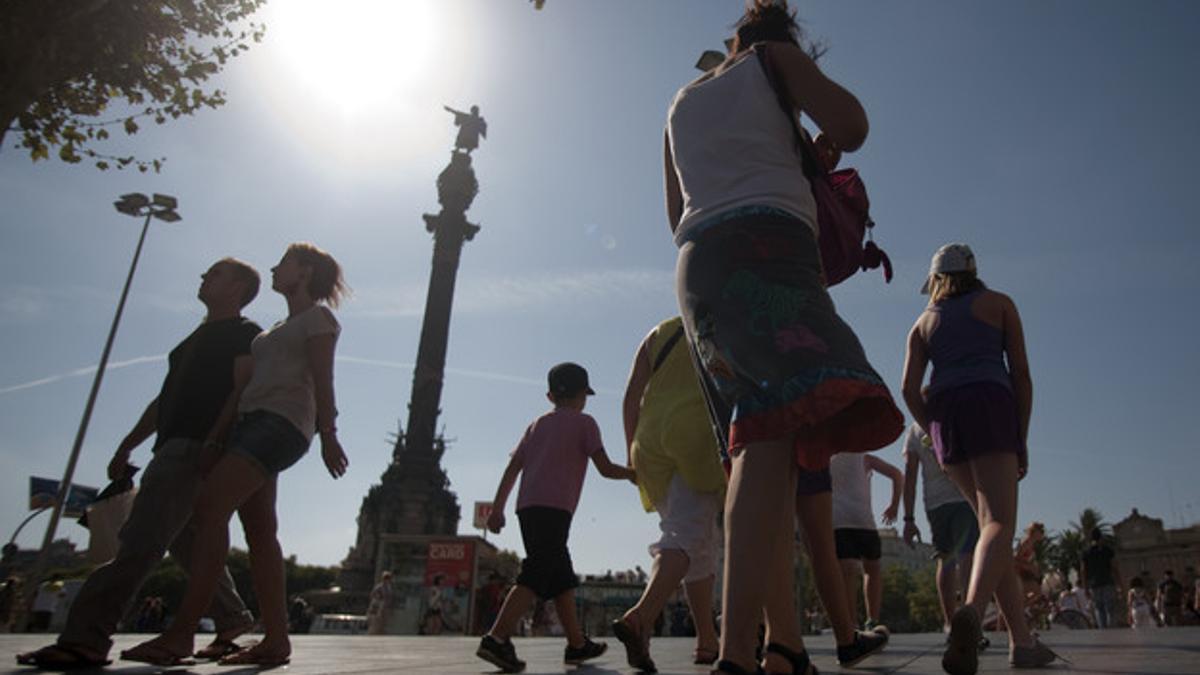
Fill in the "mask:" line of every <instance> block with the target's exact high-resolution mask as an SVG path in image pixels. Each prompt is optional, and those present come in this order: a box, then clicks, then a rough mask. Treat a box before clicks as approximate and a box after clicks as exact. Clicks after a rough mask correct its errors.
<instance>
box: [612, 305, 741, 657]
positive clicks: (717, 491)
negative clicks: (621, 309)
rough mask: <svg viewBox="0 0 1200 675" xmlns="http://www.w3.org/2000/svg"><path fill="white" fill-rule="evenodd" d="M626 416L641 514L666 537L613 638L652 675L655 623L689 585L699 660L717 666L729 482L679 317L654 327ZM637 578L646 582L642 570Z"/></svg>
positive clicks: (628, 393) (634, 372) (654, 548)
mask: <svg viewBox="0 0 1200 675" xmlns="http://www.w3.org/2000/svg"><path fill="white" fill-rule="evenodd" d="M623 412H624V422H625V447H626V451H627V452H628V458H629V460H628V463H629V465H631V466H632V467H633V468H634V470H635V471H637V477H638V480H637V484H638V491H639V493H640V495H641V501H642V506H643V507H644V508H645V509H646V510H647V511H657V512H658V517H659V529H661V530H662V536H661V537H659V539H658V541H656V542H654V543H653V544H651V545H650V555H651V557H652V558H653V559H654V564H653V566H652V567H651V568H650V569H651V573H650V583H649V584H647V585H646V588H645V590H644V591H643V593H642V596H641V598H639V599H638V601H637V604H635V605H634V606H633V607H631V608H630V609H629V610H628V611H626V612H625V614H624V615H623V616H622V617H621V618H620V619H617V620H616V621H614V622H613V624H612V631H613V635H614V636H616V637H617V639H619V640H620V641H621V642H622V643H623V644H624V645H625V656H626V660H627V661H628V662H629V665H630V666H632V667H634V668H636V669H638V670H641V671H643V672H654V671H655V670H656V668H655V664H654V661H653V660H652V659H651V658H650V635H651V633H652V628H653V626H654V621H655V619H656V618H657V617H658V616H659V615H660V614H662V612H663V609H664V608H665V607H666V605H667V601H668V600H669V599H670V598H671V596H672V595H673V594H674V593H675V591H676V589H678V588H679V584H680V582H683V585H684V590H685V591H686V594H687V601H688V606H689V607H690V609H691V612H692V617H693V619H694V623H695V626H696V647H695V650H694V651H693V653H692V660H693V662H694V663H697V664H704V665H707V664H711V663H713V662H715V661H716V660H717V647H718V641H717V630H716V625H715V624H714V623H713V620H712V617H713V597H712V595H713V588H714V582H715V580H716V569H717V513H718V512H720V510H721V504H722V499H721V498H722V496H723V494H724V492H725V472H724V470H723V469H722V468H721V460H720V455H719V449H718V447H717V443H716V441H715V439H714V438H713V434H712V430H711V429H710V428H709V423H708V408H707V406H706V404H705V402H704V393H703V392H702V391H701V390H700V380H699V379H698V378H697V375H696V370H695V367H694V366H693V365H692V359H691V356H690V355H689V353H688V346H687V343H686V341H685V339H684V333H683V321H682V320H681V319H680V318H679V317H673V318H670V319H667V320H666V321H663V322H662V323H660V324H658V325H657V326H655V327H654V329H653V330H651V331H650V333H649V334H648V335H647V336H646V338H645V339H644V340H642V342H641V344H640V345H639V346H638V349H637V353H636V355H635V356H634V359H633V368H632V369H631V370H630V373H629V381H628V384H627V385H626V387H625V399H624V405H623ZM637 575H638V576H637V580H638V582H644V581H645V578H646V577H645V572H643V571H642V568H641V567H640V566H639V567H638V568H637ZM674 619H675V617H674V616H673V617H672V626H674V625H675V621H674ZM682 621H683V617H679V623H682Z"/></svg>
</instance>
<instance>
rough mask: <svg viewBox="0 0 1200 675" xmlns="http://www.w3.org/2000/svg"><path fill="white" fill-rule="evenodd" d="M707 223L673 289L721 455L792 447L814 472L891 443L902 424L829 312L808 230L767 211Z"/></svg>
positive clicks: (683, 254)
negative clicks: (723, 443) (753, 447)
mask: <svg viewBox="0 0 1200 675" xmlns="http://www.w3.org/2000/svg"><path fill="white" fill-rule="evenodd" d="M716 218H717V219H718V221H719V222H715V223H705V224H702V225H701V226H699V227H697V228H695V230H694V232H696V233H697V234H696V235H694V237H693V238H691V239H690V240H689V241H686V242H685V243H684V244H683V246H682V247H681V248H680V251H679V261H678V265H677V267H676V272H675V275H676V277H675V282H676V292H677V293H678V295H679V306H680V310H681V312H682V315H683V321H684V327H685V329H686V331H687V335H688V339H689V340H690V341H691V342H692V348H693V350H694V354H695V355H696V357H697V360H698V362H699V364H700V367H701V368H702V369H703V371H704V374H705V376H706V379H707V380H708V385H709V386H708V391H709V394H710V396H711V397H716V398H719V400H718V401H710V407H711V408H713V409H714V415H718V416H719V415H720V414H721V413H720V411H721V409H724V410H725V411H727V414H728V416H729V420H728V444H727V447H728V449H729V451H730V452H731V453H734V454H736V451H737V450H738V449H740V448H743V447H745V446H746V445H748V444H750V443H757V442H762V441H773V440H779V439H782V438H794V442H795V448H796V462H797V464H798V465H799V466H800V467H801V468H803V469H805V470H809V471H818V470H821V469H824V468H826V467H827V466H828V465H829V458H830V457H831V456H833V455H834V454H836V453H839V452H867V451H870V450H875V449H878V448H881V447H883V446H885V445H888V444H889V443H891V442H892V441H894V440H896V438H898V437H899V436H900V433H901V432H902V431H903V429H904V417H903V415H902V414H901V413H900V411H899V410H898V409H897V408H896V404H895V403H894V402H893V401H892V396H891V394H890V393H889V392H888V388H887V386H886V385H885V384H884V383H883V380H882V379H880V377H879V375H878V374H877V373H876V372H875V369H874V368H872V367H871V364H870V363H869V362H868V361H867V357H866V355H865V354H864V353H863V348H862V345H861V344H860V343H859V341H858V338H857V337H856V336H855V335H854V332H853V331H852V330H850V327H849V326H847V325H846V323H845V322H844V321H842V319H841V318H840V317H838V315H837V311H836V310H835V309H834V306H833V301H832V299H830V297H829V293H828V292H826V290H825V286H824V283H823V280H822V276H821V260H820V253H819V252H818V249H817V242H816V238H815V237H814V236H813V232H812V229H811V228H810V227H809V226H808V225H807V224H806V223H804V222H803V221H801V220H799V219H798V218H796V217H795V216H792V215H790V214H788V213H786V212H783V211H779V210H777V209H771V208H769V207H748V208H743V209H738V210H737V211H735V212H733V213H726V214H722V215H720V216H717V217H716ZM713 403H715V404H716V405H711V404H713ZM722 422H723V421H722V420H718V426H722V424H721V423H722Z"/></svg>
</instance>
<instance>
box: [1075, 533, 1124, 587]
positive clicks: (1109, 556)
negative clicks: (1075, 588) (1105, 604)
mask: <svg viewBox="0 0 1200 675" xmlns="http://www.w3.org/2000/svg"><path fill="white" fill-rule="evenodd" d="M1114 555H1115V554H1114V553H1113V550H1112V549H1111V548H1109V547H1107V546H1104V545H1102V544H1101V545H1096V544H1093V545H1091V546H1090V547H1088V550H1086V551H1084V552H1083V563H1084V564H1085V565H1087V580H1086V581H1087V587H1088V588H1103V587H1105V586H1115V585H1116V584H1117V582H1116V581H1114V580H1113V577H1112V560H1113V556H1114Z"/></svg>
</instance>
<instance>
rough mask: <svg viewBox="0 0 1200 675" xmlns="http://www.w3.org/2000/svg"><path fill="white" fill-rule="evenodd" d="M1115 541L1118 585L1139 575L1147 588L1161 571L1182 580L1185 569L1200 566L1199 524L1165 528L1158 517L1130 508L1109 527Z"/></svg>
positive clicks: (1156, 579)
mask: <svg viewBox="0 0 1200 675" xmlns="http://www.w3.org/2000/svg"><path fill="white" fill-rule="evenodd" d="M1113 535H1114V537H1115V538H1116V541H1117V546H1116V550H1117V567H1118V568H1119V569H1120V572H1121V584H1122V585H1123V587H1125V588H1128V587H1129V585H1128V584H1129V580H1130V579H1132V578H1133V577H1135V576H1140V577H1142V578H1143V579H1145V580H1146V581H1148V582H1151V585H1152V586H1153V585H1154V584H1157V583H1158V580H1159V579H1160V578H1162V574H1163V572H1164V571H1165V570H1172V571H1174V572H1175V576H1176V578H1177V579H1179V578H1184V576H1185V575H1186V573H1187V571H1188V570H1189V569H1193V570H1194V569H1195V568H1197V567H1200V524H1194V525H1192V526H1191V527H1181V528H1176V529H1167V528H1164V527H1163V521H1162V519H1160V518H1150V517H1149V516H1144V515H1142V514H1140V513H1138V510H1137V509H1134V510H1133V512H1132V513H1130V514H1129V516H1128V517H1127V518H1125V520H1122V521H1121V522H1119V523H1117V524H1116V525H1113Z"/></svg>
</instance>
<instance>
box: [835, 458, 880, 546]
mask: <svg viewBox="0 0 1200 675" xmlns="http://www.w3.org/2000/svg"><path fill="white" fill-rule="evenodd" d="M871 473H872V471H871V470H870V469H868V468H867V456H866V453H862V452H843V453H841V454H838V455H834V456H833V459H831V460H830V461H829V474H830V478H832V481H833V527H834V529H842V528H853V529H857V530H874V529H875V512H874V509H872V508H871Z"/></svg>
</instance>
